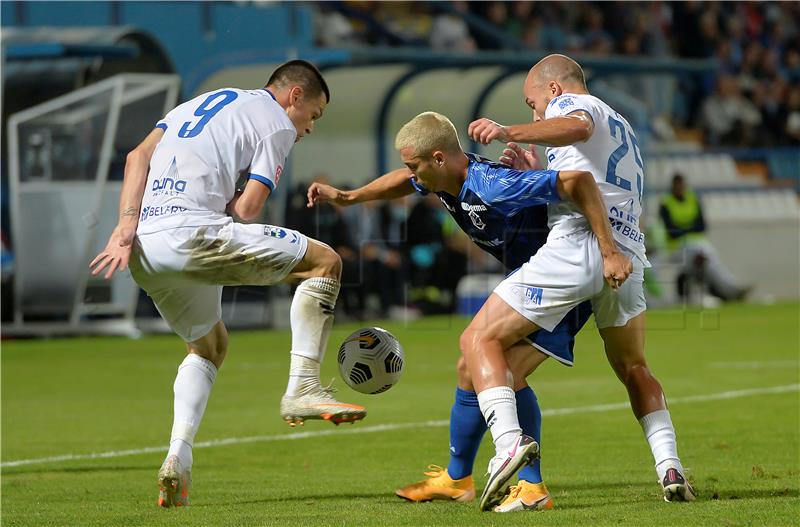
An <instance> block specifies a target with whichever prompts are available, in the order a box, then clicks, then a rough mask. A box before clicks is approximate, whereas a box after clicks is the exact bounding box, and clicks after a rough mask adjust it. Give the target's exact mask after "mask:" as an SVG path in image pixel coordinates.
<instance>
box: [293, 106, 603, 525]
mask: <svg viewBox="0 0 800 527" xmlns="http://www.w3.org/2000/svg"><path fill="white" fill-rule="evenodd" d="M396 146H398V148H399V149H400V151H401V153H402V154H403V157H404V161H405V162H406V165H407V166H408V169H400V170H396V171H394V172H391V173H389V174H386V175H384V176H382V177H380V178H378V179H376V180H375V181H373V182H371V183H369V184H368V185H366V186H364V187H362V188H359V189H356V190H353V191H341V190H339V189H336V188H334V187H331V186H330V185H325V184H321V183H314V184H312V186H311V187H310V188H309V191H308V199H309V206H313V205H314V204H316V203H320V202H323V201H332V202H334V203H337V204H340V205H350V204H354V203H359V202H363V201H369V200H373V199H393V198H397V197H401V196H405V195H408V194H411V193H413V192H414V191H415V190H417V191H420V192H422V193H427V192H429V191H433V192H435V193H436V194H437V195H438V197H439V198H440V200H441V201H442V203H443V204H444V206H445V207H446V208H447V210H448V211H449V212H450V213H451V215H452V216H453V218H454V219H455V221H456V222H457V223H458V225H459V226H460V227H461V228H462V229H463V230H464V232H466V233H467V234H468V235H469V236H470V238H471V239H472V240H473V241H474V242H475V243H476V244H477V245H478V246H479V247H481V248H482V249H484V250H485V251H487V252H489V253H490V254H492V255H493V256H494V257H495V258H497V259H498V260H500V261H501V262H502V263H503V264H504V265H505V266H506V268H507V269H508V270H509V271H513V270H514V269H516V268H518V267H520V266H521V265H522V264H523V263H524V262H527V261H528V260H529V259H530V257H531V256H532V255H533V254H534V253H535V252H536V251H537V249H538V248H539V247H541V246H542V244H543V243H544V241H545V238H546V237H547V225H546V209H545V208H544V206H543V204H544V203H545V202H546V201H547V200H550V201H552V200H557V199H558V196H559V194H563V195H565V196H566V197H569V198H572V199H574V200H575V201H576V202H577V203H578V204H579V206H580V207H581V210H587V211H588V212H589V213H592V212H594V213H595V215H597V212H598V207H600V209H602V204H600V203H598V202H597V200H596V198H597V195H596V193H597V189H596V185H595V184H594V183H593V182H592V181H589V179H588V177H587V176H586V173H585V172H579V171H561V172H548V171H527V172H525V171H517V170H513V169H510V168H509V167H507V166H504V165H500V164H497V163H492V162H490V161H488V160H486V159H482V158H480V157H478V156H475V155H473V154H465V153H464V152H463V151H462V150H461V147H460V145H459V143H458V136H457V133H456V131H455V128H454V127H453V125H452V123H451V122H450V121H449V120H447V118H446V117H444V116H441V115H439V114H436V113H432V112H426V113H424V114H421V115H419V116H417V117H416V118H415V119H414V120H412V121H411V122H409V123H408V124H407V125H406V126H404V127H403V129H402V130H401V131H400V133H399V134H398V137H397V144H396ZM596 217H598V216H596ZM606 229H608V226H606ZM609 236H610V235H609ZM590 313H591V311H590V309H589V306H588V305H586V304H584V305H582V306H579V307H577V308H576V309H574V310H573V312H572V313H570V314H569V315H568V316H566V317H565V318H564V320H563V321H562V322H561V324H559V325H558V326H557V327H556V328H554V329H553V331H552V332H539V333H537V334H535V335H532V336H531V338H525V339H521V340H520V342H519V344H518V345H517V346H515V347H514V348H513V349H512V350H511V351H510V352H509V363H510V365H511V370H512V372H513V374H514V388H515V391H516V393H515V397H516V400H517V403H518V413H519V418H520V422H521V423H522V427H523V429H524V430H525V433H526V434H527V435H529V436H531V437H532V438H533V439H534V440H536V441H537V442H538V440H539V438H540V427H541V412H540V409H539V405H538V401H537V399H536V395H535V394H534V392H533V390H532V389H531V388H530V387H529V386H528V385H527V383H526V380H525V378H526V377H527V376H528V375H529V374H530V373H531V372H532V371H533V370H534V369H535V368H536V367H537V366H538V365H539V364H541V363H542V362H543V361H544V360H545V359H547V357H548V356H552V357H554V358H555V359H556V360H558V361H559V362H561V363H563V364H567V365H571V364H572V347H573V345H574V336H575V335H576V334H577V332H578V331H579V330H580V328H581V327H582V326H583V324H584V323H585V322H586V320H587V319H588V317H589V315H590ZM458 374H459V375H458V388H457V390H456V401H455V404H454V405H453V410H452V413H451V425H450V454H451V456H450V463H449V465H448V467H447V469H446V470H445V469H441V468H439V467H432V469H433V470H432V471H431V472H429V473H428V475H429V476H431V477H430V479H427V480H424V481H422V482H419V483H416V484H413V485H409V486H407V487H404V488H402V489H399V490H398V491H397V494H398V495H399V496H401V497H403V498H406V499H409V500H412V501H429V500H432V499H452V500H457V501H469V500H471V499H473V498H474V496H475V489H474V483H473V480H472V477H471V473H472V468H473V463H474V460H475V456H476V454H477V450H478V447H479V445H480V441H481V438H482V437H483V434H484V432H485V431H486V429H487V427H486V422H485V421H484V419H483V416H482V414H481V411H480V408H479V406H478V399H477V395H476V394H475V391H474V389H473V387H472V382H471V379H470V376H469V374H468V372H467V369H466V366H465V363H464V361H463V360H461V361H460V362H459V366H458ZM523 447H524V448H521V449H520V450H519V452H520V454H519V456H518V457H519V460H523V459H525V453H526V452H527V453H528V454H530V455H531V456H533V455H534V454H535V453H536V451H537V450H538V444H537V443H530V444H528V445H523ZM519 477H520V481H522V482H526V484H527V485H528V486H529V487H531V490H532V491H535V492H536V495H537V499H536V500H535V503H531V504H529V506H528V509H547V508H552V498H551V497H550V495H549V493H548V491H547V488H546V487H545V485H544V483H543V482H542V476H541V470H540V466H539V462H538V459H537V460H536V461H535V462H534V463H532V464H530V465H526V466H525V467H524V468H522V470H520V474H519Z"/></svg>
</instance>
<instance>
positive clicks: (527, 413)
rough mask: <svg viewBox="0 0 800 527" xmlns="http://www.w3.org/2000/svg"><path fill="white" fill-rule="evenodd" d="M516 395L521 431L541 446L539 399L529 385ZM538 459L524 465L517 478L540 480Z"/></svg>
mask: <svg viewBox="0 0 800 527" xmlns="http://www.w3.org/2000/svg"><path fill="white" fill-rule="evenodd" d="M516 396H517V417H519V425H520V427H521V428H522V433H523V434H526V435H529V436H531V437H532V438H534V439H535V440H536V442H537V443H539V446H541V444H542V442H541V440H542V411H541V410H540V409H539V400H538V399H536V394H535V393H533V389H532V388H531V387H530V386H526V387H525V388H523V389H521V390H519V391H518V392H517V393H516ZM540 464H541V463H540V460H539V459H538V458H537V459H536V461H534V462H533V465H525V466H524V467H522V469H520V471H519V479H521V480H525V481H527V482H529V483H541V482H542V470H541V467H540Z"/></svg>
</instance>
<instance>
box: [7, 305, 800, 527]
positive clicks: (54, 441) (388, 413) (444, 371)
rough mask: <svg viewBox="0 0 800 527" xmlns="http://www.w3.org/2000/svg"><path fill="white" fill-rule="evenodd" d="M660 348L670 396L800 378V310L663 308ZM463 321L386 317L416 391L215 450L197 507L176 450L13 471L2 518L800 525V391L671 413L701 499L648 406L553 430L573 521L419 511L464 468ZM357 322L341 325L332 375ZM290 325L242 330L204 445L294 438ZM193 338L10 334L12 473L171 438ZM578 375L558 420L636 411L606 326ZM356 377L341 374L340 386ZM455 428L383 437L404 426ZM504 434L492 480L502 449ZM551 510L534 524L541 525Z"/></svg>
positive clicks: (472, 506) (558, 385) (565, 505)
mask: <svg viewBox="0 0 800 527" xmlns="http://www.w3.org/2000/svg"><path fill="white" fill-rule="evenodd" d="M648 322H649V328H650V329H649V331H648V341H647V353H648V357H649V362H650V365H651V367H652V369H653V370H654V371H655V373H656V375H657V376H658V378H659V379H660V380H661V382H662V384H663V385H664V388H665V391H666V393H667V397H668V398H670V397H672V398H674V399H677V398H680V397H685V396H690V395H706V394H714V393H719V392H725V391H731V390H742V389H747V388H764V387H774V386H786V385H793V384H796V383H798V380H799V379H798V342H800V335H798V305H797V304H779V305H775V306H768V307H763V306H744V305H735V306H728V307H723V308H721V309H720V310H718V311H706V312H702V313H699V312H691V311H690V312H679V311H654V312H651V313H650V314H649V320H648ZM465 324H466V319H461V318H449V317H446V318H431V319H426V320H422V321H419V322H414V323H411V324H408V325H404V324H401V323H386V324H385V327H386V328H387V329H389V330H391V331H393V332H394V333H395V334H396V335H397V336H398V338H399V339H400V341H401V342H402V343H403V345H404V347H405V351H406V357H407V361H406V371H405V375H404V378H403V379H402V380H401V382H400V383H399V384H398V385H397V386H396V387H394V388H393V389H391V390H389V391H388V392H386V393H384V394H381V395H378V396H366V395H361V394H357V393H355V392H353V391H351V390H349V389H348V388H346V386H345V385H344V383H343V382H342V381H341V380H338V381H337V384H338V385H339V387H340V391H339V395H340V396H341V399H343V400H345V401H351V402H356V403H362V404H365V405H366V406H367V407H368V409H369V415H368V417H367V419H366V420H365V421H364V422H362V423H359V424H356V425H353V426H351V425H342V426H341V427H339V429H334V427H333V426H332V425H331V424H329V423H322V422H310V423H308V424H307V425H306V426H305V427H304V428H302V429H299V430H301V431H307V432H318V431H329V432H333V434H332V435H328V436H323V437H310V438H302V439H295V440H284V441H266V442H265V441H260V442H252V443H245V444H228V445H221V446H212V447H209V448H200V449H196V450H195V466H194V474H193V475H194V480H195V481H194V489H193V491H192V494H191V500H192V506H191V507H190V508H188V509H170V510H160V509H158V508H156V506H155V502H156V495H157V489H156V484H155V479H156V472H157V470H158V467H159V466H160V464H161V461H162V459H163V452H157V453H153V452H151V453H144V454H136V455H126V456H121V457H114V458H107V459H93V460H71V461H61V462H48V463H39V464H32V465H25V466H17V467H8V466H7V467H4V468H3V470H2V525H8V526H13V525H36V526H45V525H84V526H89V525H103V526H107V525H124V526H135V525H148V526H149V525H169V526H173V525H203V526H205V525H287V524H296V525H370V526H372V525H454V526H463V525H519V524H520V523H522V522H524V523H536V524H537V525H576V524H585V525H611V524H613V525H619V524H625V525H722V526H736V525H792V524H797V523H798V518H800V499H799V496H800V490H799V489H798V487H799V485H800V484H799V483H798V481H800V460H799V459H798V456H799V452H800V432H799V430H800V422H799V420H800V416H799V413H798V412H799V410H800V400H799V399H798V392H797V391H796V389H794V390H793V391H788V392H785V393H776V394H762V395H751V396H745V397H740V398H733V399H723V400H714V401H705V402H691V403H689V402H686V403H676V404H673V405H672V407H671V411H672V418H673V421H674V423H675V426H676V428H677V431H678V440H679V451H680V454H681V457H682V459H683V462H684V464H685V465H686V466H687V467H689V470H690V474H691V476H690V478H691V479H692V480H693V482H694V484H695V487H696V489H697V491H698V492H699V500H698V502H696V503H694V504H670V503H665V502H663V501H662V500H661V497H660V487H659V485H657V483H656V481H655V472H654V471H653V467H652V458H651V455H650V452H649V449H648V448H647V446H646V443H645V441H644V439H643V438H642V432H641V429H640V427H639V425H638V423H637V422H636V421H635V419H634V418H633V416H632V415H631V413H630V410H629V409H613V410H607V411H596V412H579V413H573V414H569V415H552V416H549V417H545V420H544V428H543V456H544V458H543V470H544V475H545V481H546V482H547V483H548V486H549V487H550V489H551V491H552V492H553V495H554V498H555V504H556V509H555V510H553V511H550V512H545V513H535V514H536V516H535V517H533V518H531V517H526V516H523V517H520V515H519V514H509V515H499V514H493V513H480V512H478V510H477V504H476V503H475V502H473V503H469V504H460V503H446V502H433V503H423V504H411V503H406V502H403V501H401V500H400V499H398V498H396V497H395V496H394V493H393V491H394V489H395V488H396V487H398V486H401V485H404V484H407V483H411V482H413V481H416V480H418V479H421V477H422V472H423V470H424V469H425V466H426V465H427V464H428V463H438V464H440V465H446V463H447V459H448V458H447V437H448V429H447V427H446V426H445V425H444V424H443V421H445V420H446V419H447V418H448V416H449V412H450V406H451V404H452V399H453V391H454V364H455V360H456V358H457V355H458V350H457V342H458V334H459V331H460V330H461V329H462V328H463V327H464V325H465ZM353 329H355V326H353V325H341V326H337V327H336V328H335V330H334V333H333V336H332V338H331V345H330V347H329V348H330V349H329V352H328V357H327V360H326V364H325V366H324V367H323V377H324V378H330V377H332V376H334V375H336V373H335V372H336V364H335V351H334V349H335V348H336V346H338V344H339V342H340V341H341V340H342V339H343V338H344V337H346V336H347V335H348V334H349V333H350V331H352V330H353ZM289 342H290V337H289V333H288V332H286V331H262V332H244V333H234V334H233V335H232V337H231V344H230V351H229V354H228V358H227V360H226V363H225V366H224V367H223V368H222V370H221V372H220V375H219V376H218V377H217V382H216V385H215V387H214V391H213V393H212V396H211V400H210V403H209V407H208V409H207V411H206V416H205V420H204V422H203V426H202V428H201V429H200V432H199V433H198V437H197V441H206V440H211V439H223V438H244V437H252V436H275V435H282V434H290V433H292V432H295V430H291V429H289V428H288V427H287V426H286V425H285V424H284V423H283V422H282V421H281V419H280V417H279V415H278V402H279V399H280V396H281V394H282V392H283V390H284V387H285V383H286V375H287V370H288V362H289V357H288V353H287V350H288V348H289ZM181 357H182V352H181V343H180V341H179V340H178V339H177V338H176V337H167V336H163V337H147V338H144V339H141V340H138V341H134V340H127V339H122V338H87V339H63V340H61V339H59V340H35V341H7V342H4V343H3V347H2V447H3V448H2V460H3V462H4V463H6V462H9V461H13V460H20V459H31V458H41V457H48V456H57V455H62V454H86V453H92V452H105V451H114V450H116V451H119V450H126V449H137V448H142V447H150V446H159V445H164V446H165V444H166V440H167V438H168V435H169V430H170V426H171V421H172V417H171V412H172V408H171V404H172V403H171V401H172V381H173V379H174V374H175V369H176V366H177V365H178V363H179V362H180V360H181ZM576 363H577V365H576V366H575V367H574V368H571V369H570V368H566V367H563V366H560V365H558V364H556V363H555V362H554V361H548V362H547V363H545V364H544V365H543V366H542V367H541V368H540V369H539V371H538V372H536V373H535V374H534V375H533V376H532V377H531V379H530V380H531V383H532V385H533V386H534V388H535V390H536V393H537V395H538V397H539V401H540V403H541V405H542V408H543V409H544V410H545V411H548V410H552V409H557V408H568V407H583V406H590V405H597V404H604V403H619V402H624V401H626V400H627V398H626V393H625V389H624V387H623V386H622V384H620V383H619V382H618V381H617V379H616V378H615V377H614V374H613V372H612V371H611V370H610V368H609V366H608V364H607V363H606V359H605V356H604V354H603V351H602V344H601V341H600V339H599V337H598V336H597V332H596V331H595V329H594V327H593V323H592V322H590V323H589V325H587V328H586V329H585V330H584V331H583V332H582V333H581V334H580V336H579V338H578V342H577V345H576ZM337 376H338V375H337ZM429 420H437V421H440V423H438V424H436V426H421V425H420V426H412V427H409V428H404V429H395V430H387V431H378V432H371V433H363V434H357V433H342V432H348V431H354V432H355V431H357V430H359V428H363V429H367V428H368V427H372V426H375V425H381V424H392V423H418V422H423V421H429ZM490 449H491V442H490V441H489V436H488V434H487V436H486V438H485V440H484V444H483V446H482V449H481V451H480V453H479V456H478V460H477V464H476V470H475V474H476V477H477V484H478V486H479V488H478V492H479V493H480V488H482V487H481V486H482V485H483V483H484V481H485V478H484V476H483V472H484V469H485V466H486V462H487V460H488V458H489V455H490ZM526 514H531V513H526Z"/></svg>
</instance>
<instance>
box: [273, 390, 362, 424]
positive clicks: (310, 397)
mask: <svg viewBox="0 0 800 527" xmlns="http://www.w3.org/2000/svg"><path fill="white" fill-rule="evenodd" d="M333 392H334V389H333V388H331V387H330V386H328V387H323V386H319V385H318V386H316V387H314V388H312V389H310V390H308V391H307V392H305V393H303V394H302V395H294V396H290V395H284V396H283V398H282V399H281V417H283V420H284V421H286V423H287V424H288V425H289V426H296V425H298V424H299V425H302V424H303V423H304V422H305V421H306V420H307V419H324V420H325V421H330V422H331V423H333V424H335V425H338V424H341V423H354V422H356V421H360V420H362V419H364V417H366V415H367V409H366V408H364V407H363V406H359V405H357V404H349V403H343V402H340V401H337V400H336V398H335V397H334V396H333Z"/></svg>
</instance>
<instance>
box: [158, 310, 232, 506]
mask: <svg viewBox="0 0 800 527" xmlns="http://www.w3.org/2000/svg"><path fill="white" fill-rule="evenodd" d="M186 347H187V354H186V358H185V359H184V360H183V362H182V363H181V364H180V366H178V374H177V375H176V376H175V382H174V383H173V393H174V399H173V422H172V433H171V434H170V441H169V451H168V452H167V457H166V458H165V459H164V463H163V464H162V466H161V469H160V470H159V472H158V485H159V497H158V505H159V506H161V507H170V506H173V505H174V506H184V505H188V504H189V489H190V488H191V484H192V477H191V472H192V464H193V463H194V458H193V455H192V447H193V445H194V437H195V434H196V433H197V430H198V428H199V427H200V423H201V422H202V420H203V414H204V413H205V410H206V405H207V404H208V398H209V396H210V395H211V389H212V387H213V386H214V381H215V379H216V377H217V371H218V370H219V368H220V367H221V366H222V362H223V361H224V360H225V355H226V353H227V348H228V333H227V330H226V329H225V325H224V324H223V322H222V321H219V322H217V323H216V324H215V325H214V327H213V328H212V329H211V331H209V332H208V333H207V334H206V335H204V336H203V337H201V338H199V339H196V340H194V341H192V342H188V343H187V344H186Z"/></svg>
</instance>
